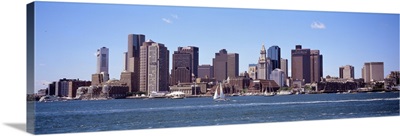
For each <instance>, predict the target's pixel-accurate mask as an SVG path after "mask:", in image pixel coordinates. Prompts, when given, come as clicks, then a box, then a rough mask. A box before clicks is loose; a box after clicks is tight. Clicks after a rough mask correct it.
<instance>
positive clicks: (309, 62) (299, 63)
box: [291, 45, 323, 83]
mask: <svg viewBox="0 0 400 136" xmlns="http://www.w3.org/2000/svg"><path fill="white" fill-rule="evenodd" d="M322 59H323V58H322V55H321V54H320V53H319V50H310V49H302V47H301V45H296V49H294V50H292V71H291V72H292V79H293V80H304V82H305V83H312V82H319V81H320V80H321V77H322V76H323V60H322Z"/></svg>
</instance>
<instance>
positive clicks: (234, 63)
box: [227, 53, 239, 78]
mask: <svg viewBox="0 0 400 136" xmlns="http://www.w3.org/2000/svg"><path fill="white" fill-rule="evenodd" d="M227 64H228V67H227V70H228V71H227V74H228V77H231V78H234V77H237V76H239V54H237V53H228V62H227Z"/></svg>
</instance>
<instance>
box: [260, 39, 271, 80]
mask: <svg viewBox="0 0 400 136" xmlns="http://www.w3.org/2000/svg"><path fill="white" fill-rule="evenodd" d="M257 70H258V71H257V79H267V80H269V79H270V78H269V76H270V74H271V72H272V65H271V59H270V58H269V57H267V56H266V50H265V46H264V44H263V45H262V47H261V51H260V57H259V58H258V66H257Z"/></svg>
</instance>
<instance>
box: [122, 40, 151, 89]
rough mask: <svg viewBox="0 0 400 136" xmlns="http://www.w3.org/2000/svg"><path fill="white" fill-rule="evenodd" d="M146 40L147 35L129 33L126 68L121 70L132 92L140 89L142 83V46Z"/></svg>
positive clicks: (124, 80) (123, 79)
mask: <svg viewBox="0 0 400 136" xmlns="http://www.w3.org/2000/svg"><path fill="white" fill-rule="evenodd" d="M143 42H145V35H142V34H129V35H128V52H126V53H125V54H124V56H125V68H124V71H122V72H121V81H123V82H125V83H127V84H128V86H129V91H130V92H137V91H139V86H140V85H139V83H140V46H142V44H143Z"/></svg>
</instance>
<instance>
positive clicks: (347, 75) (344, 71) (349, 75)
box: [339, 65, 354, 79]
mask: <svg viewBox="0 0 400 136" xmlns="http://www.w3.org/2000/svg"><path fill="white" fill-rule="evenodd" d="M339 78H344V79H354V67H353V66H351V65H346V66H342V67H339Z"/></svg>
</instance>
